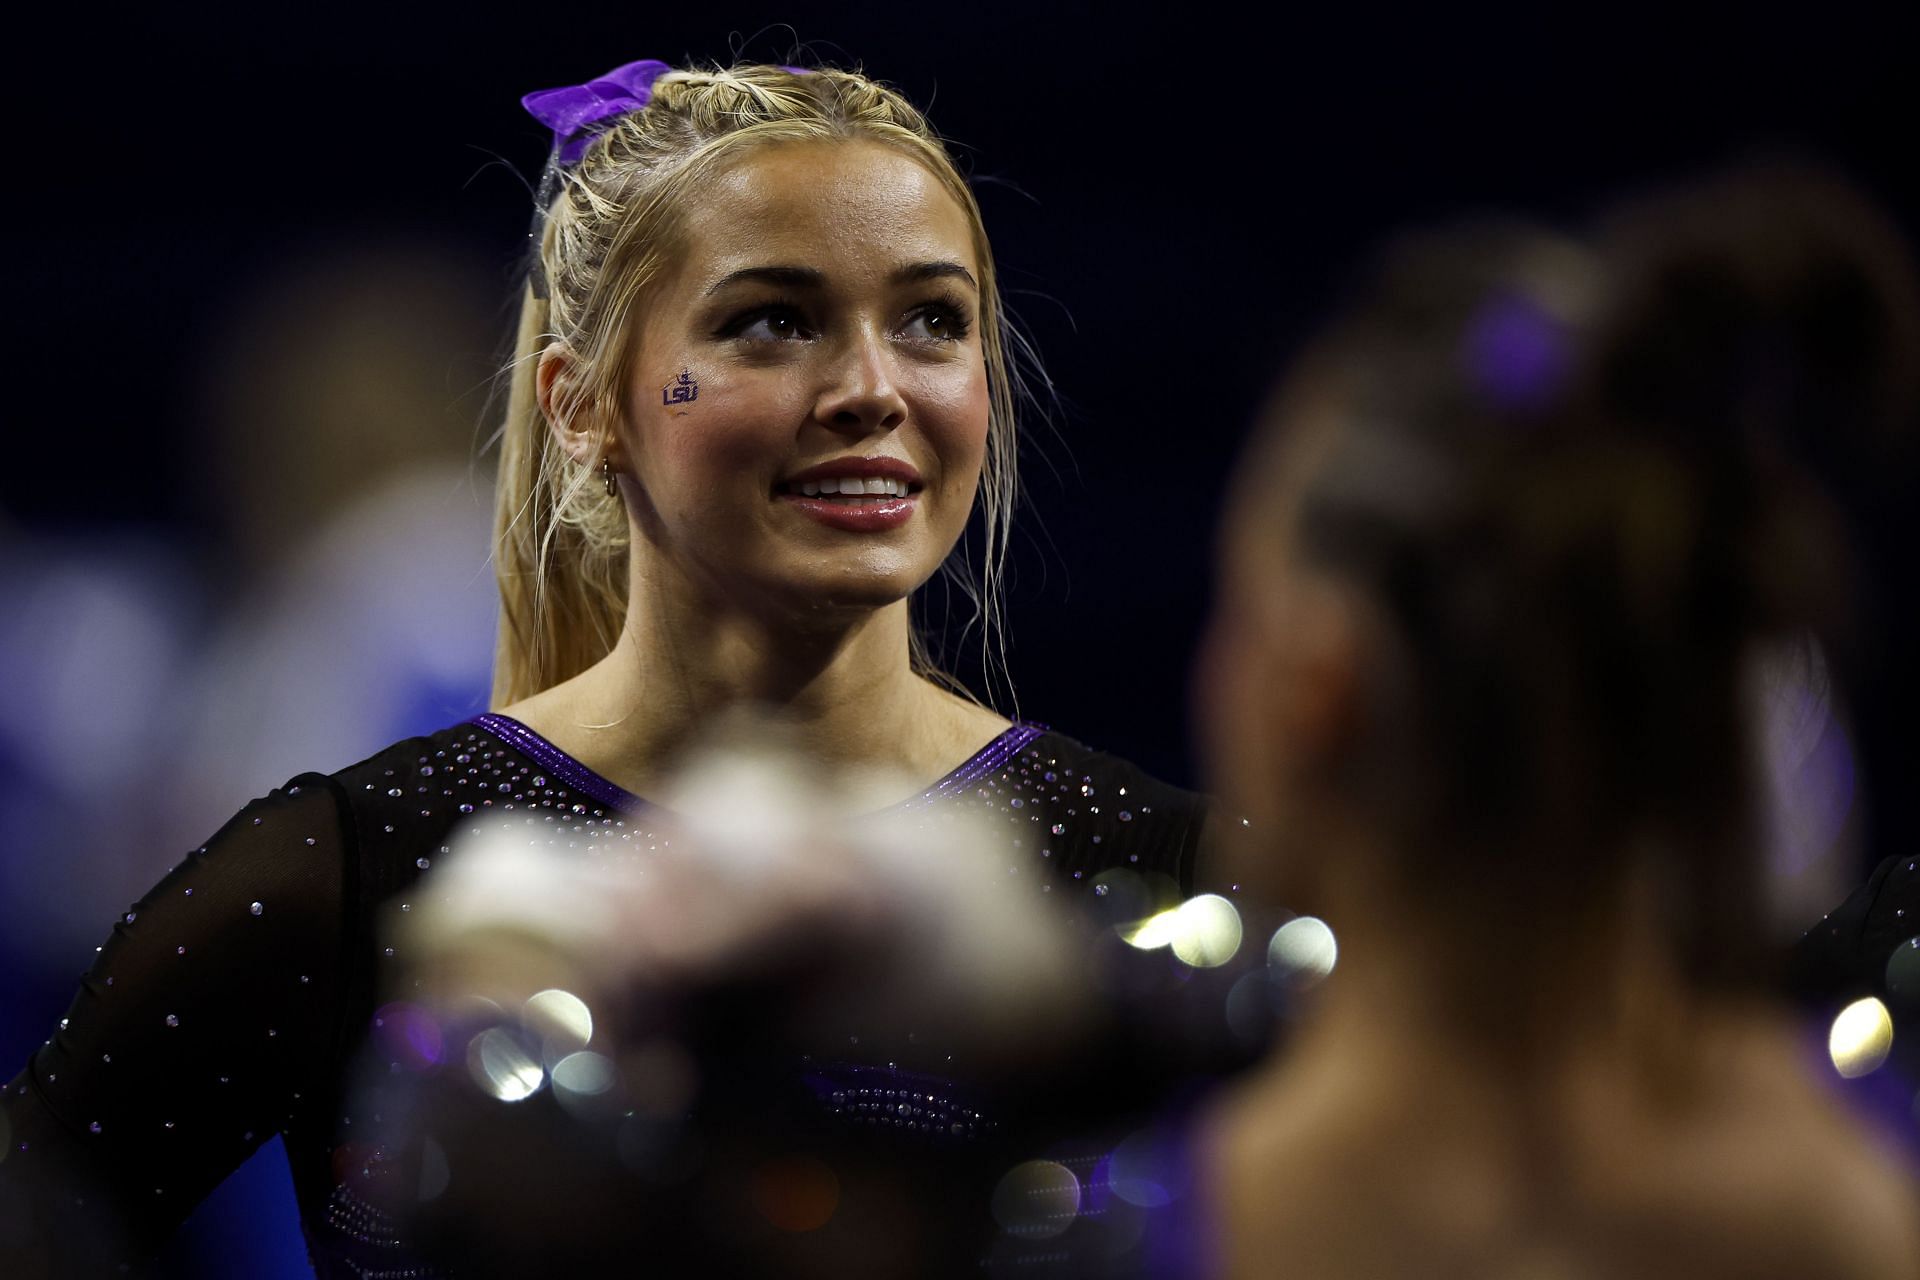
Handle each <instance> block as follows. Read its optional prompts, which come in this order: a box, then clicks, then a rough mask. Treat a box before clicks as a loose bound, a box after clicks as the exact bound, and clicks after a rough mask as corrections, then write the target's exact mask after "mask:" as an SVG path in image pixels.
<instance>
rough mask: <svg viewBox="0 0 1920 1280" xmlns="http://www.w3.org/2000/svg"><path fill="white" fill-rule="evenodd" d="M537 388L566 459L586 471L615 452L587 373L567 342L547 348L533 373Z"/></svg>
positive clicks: (545, 412)
mask: <svg viewBox="0 0 1920 1280" xmlns="http://www.w3.org/2000/svg"><path fill="white" fill-rule="evenodd" d="M534 388H535V391H536V393H537V394H538V396H539V397H540V411H541V412H542V413H544V414H545V415H546V418H547V425H548V426H549V427H550V428H552V430H553V438H554V440H555V441H557V442H558V443H559V445H560V447H561V448H562V449H563V450H565V451H566V454H567V456H568V457H569V458H572V459H573V460H574V461H575V462H577V463H579V464H580V465H581V466H583V467H596V466H598V465H599V464H600V459H601V458H602V457H603V456H605V455H607V454H609V453H610V452H611V451H612V443H613V436H612V433H611V432H609V431H608V430H607V429H606V425H605V424H604V423H603V422H601V421H600V415H599V414H597V413H595V412H593V409H594V405H593V398H592V396H591V395H589V394H588V391H587V386H586V369H585V366H584V365H583V364H582V363H581V361H580V357H579V356H577V355H575V354H574V351H573V348H571V347H569V346H568V345H567V344H566V343H564V342H553V343H549V344H548V345H547V349H546V350H545V351H542V352H541V353H540V363H539V365H538V366H537V367H536V369H535V371H534Z"/></svg>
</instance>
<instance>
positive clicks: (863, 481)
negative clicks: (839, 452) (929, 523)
mask: <svg viewBox="0 0 1920 1280" xmlns="http://www.w3.org/2000/svg"><path fill="white" fill-rule="evenodd" d="M783 488H785V489H786V490H787V492H790V493H798V494H800V495H801V496H803V497H808V498H812V497H823V498H839V499H842V500H845V501H851V502H859V501H863V500H865V499H869V498H882V499H884V498H904V497H906V496H907V495H908V494H909V493H911V492H913V489H914V486H912V485H910V484H908V483H907V482H906V481H905V480H894V479H889V478H884V477H880V476H866V477H864V478H863V477H860V476H824V477H822V478H821V479H819V480H804V481H801V482H800V483H799V484H795V485H790V486H783Z"/></svg>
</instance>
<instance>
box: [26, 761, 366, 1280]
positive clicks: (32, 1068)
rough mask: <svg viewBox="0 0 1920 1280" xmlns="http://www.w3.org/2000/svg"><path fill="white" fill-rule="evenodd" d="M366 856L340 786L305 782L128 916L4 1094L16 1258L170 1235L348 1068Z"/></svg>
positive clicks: (261, 803)
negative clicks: (345, 913) (347, 973)
mask: <svg viewBox="0 0 1920 1280" xmlns="http://www.w3.org/2000/svg"><path fill="white" fill-rule="evenodd" d="M351 853H352V850H351V839H350V834H349V832H348V831H347V830H346V827H345V824H344V823H343V821H342V808H341V801H340V799H339V793H338V791H337V790H336V788H335V787H334V785H333V784H332V783H330V782H328V781H327V780H326V779H324V778H320V777H318V776H314V775H307V776H303V777H302V778H298V779H295V780H294V782H292V783H290V784H288V786H287V787H286V788H283V789H281V790H279V791H275V792H274V793H273V794H271V795H269V796H267V797H265V798H264V799H261V800H256V801H254V802H253V803H252V804H250V805H248V806H247V807H246V808H245V809H243V810H242V811H241V812H240V813H239V814H238V815H237V816H235V817H234V819H233V820H232V821H231V822H229V823H228V824H227V825H226V826H225V827H223V828H222V829H221V830H220V832H219V833H218V834H217V835H215V836H214V837H213V839H211V840H209V841H208V842H207V844H206V845H205V846H204V847H203V848H201V849H199V850H197V851H195V852H194V853H193V854H191V855H190V856H188V857H187V858H186V860H185V861H183V862H182V863H181V864H180V865H179V866H177V867H175V868H174V869H173V871H171V872H169V873H168V875H167V876H166V877H165V878H164V879H162V880H161V881H160V883H159V884H157V885H155V886H154V888H153V889H152V891H151V892H149V893H148V894H147V895H146V896H145V897H144V898H142V899H141V900H140V901H139V902H137V903H135V904H134V905H133V906H132V907H131V908H129V909H128V910H127V911H126V912H125V913H124V914H123V916H122V917H121V919H120V920H118V921H117V922H116V923H115V924H114V926H113V930H112V934H111V936H110V937H109V938H108V939H107V940H106V942H105V944H104V945H103V946H102V947H101V948H100V950H99V954H98V956H97V957H96V958H95V961H94V964H93V966H92V967H91V968H90V969H89V970H88V972H87V974H86V976H85V977H84V978H83V979H82V981H81V986H80V991H79V993H78V994H77V995H76V996H75V998H74V1002H73V1005H72V1007H71V1008H70V1009H69V1010H68V1012H67V1016H66V1017H65V1018H63V1019H62V1020H61V1022H60V1025H59V1028H58V1030H57V1031H56V1033H55V1034H54V1036H53V1038H52V1039H51V1040H50V1041H49V1042H48V1043H47V1044H46V1045H45V1046H44V1047H43V1048H42V1049H41V1050H40V1051H39V1052H38V1053H36V1054H35V1055H34V1057H33V1060H32V1061H31V1062H30V1063H29V1064H28V1066H27V1068H26V1069H25V1070H24V1071H22V1072H21V1073H20V1075H19V1076H17V1077H16V1078H15V1079H14V1080H13V1081H12V1082H11V1083H10V1084H8V1085H7V1086H6V1090H5V1095H4V1099H0V1107H4V1110H0V1129H5V1130H9V1131H10V1139H9V1143H8V1146H7V1148H6V1158H5V1159H4V1160H0V1259H8V1258H15V1257H18V1256H23V1255H17V1254H15V1253H13V1252H10V1251H11V1250H16V1249H32V1248H35V1247H40V1245H37V1244H36V1242H43V1243H49V1244H50V1243H51V1242H55V1241H57V1242H58V1244H57V1246H54V1247H57V1248H58V1249H59V1250H60V1252H59V1253H58V1254H56V1255H54V1256H55V1257H57V1258H59V1259H60V1261H61V1263H62V1269H63V1270H73V1269H75V1268H74V1267H73V1266H72V1265H71V1264H72V1262H73V1257H72V1253H71V1252H70V1251H72V1250H75V1249H77V1248H79V1246H80V1244H81V1242H92V1243H93V1244H95V1245H98V1246H102V1247H101V1252H102V1253H103V1256H102V1258H100V1259H98V1260H97V1261H106V1260H108V1259H107V1258H106V1257H105V1256H104V1254H105V1252H106V1250H105V1249H104V1245H103V1242H104V1241H106V1240H108V1239H110V1238H115V1237H117V1238H119V1240H120V1242H122V1243H124V1245H125V1247H126V1248H128V1249H129V1250H131V1251H132V1252H134V1253H139V1252H144V1251H146V1250H148V1249H150V1248H152V1247H153V1246H154V1245H156V1244H157V1243H159V1242H160V1241H161V1240H162V1239H164V1238H165V1236H166V1235H167V1234H168V1233H169V1232H170V1231H171V1230H172V1229H173V1227H174V1226H175V1225H177V1224H178V1222H179V1221H180V1220H181V1219H182V1218H184V1217H185V1216H186V1214H187V1213H188V1211H190V1210H191V1209H192V1207H193V1206H194V1204H195V1203H197V1202H198V1201H199V1200H200V1199H201V1198H202V1197H203V1196H204V1195H205V1194H206V1193H207V1192H208V1191H210V1190H211V1189H212V1188H213V1187H214V1186H215V1185H217V1184H218V1183H219V1182H220V1180H221V1179H222V1178H224V1177H225V1176H226V1175H227V1173H228V1172H230V1171H231V1170H232V1169H233V1168H234V1167H235V1166H237V1165H238V1164H239V1163H240V1162H241V1161H242V1160H244V1159H245V1158H246V1157H247V1156H248V1155H250V1154H251V1153H252V1152H253V1150H254V1149H255V1148H256V1147H258V1146H259V1145H260V1144H261V1143H262V1142H264V1141H266V1139H268V1138H269V1137H271V1136H272V1135H273V1134H274V1133H275V1132H278V1131H279V1130H280V1129H282V1128H283V1127H285V1126H286V1125H287V1124H288V1123H289V1122H290V1121H291V1120H292V1119H293V1117H294V1115H295V1114H296V1112H297V1111H298V1108H299V1103H300V1101H301V1098H302V1095H303V1094H308V1091H309V1090H312V1089H314V1088H315V1086H316V1084H318V1083H320V1082H324V1081H328V1080H330V1079H331V1076H332V1074H333V1072H334V1070H335V1067H336V1063H337V1058H338V1054H339V1038H340V1032H341V1028H340V1026H339V1017H340V1008H341V988H342V980H343V974H342V962H343V959H344V955H343V949H342V947H343V932H342V928H341V921H342V908H343V905H344V894H345V884H346V875H347V869H348V866H349V863H350V858H351ZM308 1096H311V1095H310V1094H308ZM82 1202H84V1203H82ZM29 1224H30V1225H29ZM118 1247H119V1244H116V1245H115V1248H116V1249H117V1248H118ZM5 1269H6V1268H0V1270H5Z"/></svg>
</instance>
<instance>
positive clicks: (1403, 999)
mask: <svg viewBox="0 0 1920 1280" xmlns="http://www.w3.org/2000/svg"><path fill="white" fill-rule="evenodd" d="M1345 865H1346V866H1347V867H1349V868H1351V869H1352V870H1351V871H1350V873H1348V874H1343V875H1339V876H1337V877H1336V882H1335V883H1332V884H1329V885H1327V886H1325V888H1326V890H1327V902H1326V910H1327V918H1328V922H1329V923H1330V924H1331V925H1332V927H1333V928H1334V930H1335V933H1336V935H1337V936H1338V938H1339V941H1340V958H1339V964H1338V967H1337V968H1336V970H1335V972H1334V973H1333V974H1332V975H1331V976H1330V977H1329V979H1328V980H1327V983H1326V985H1325V987H1324V988H1323V989H1322V990H1321V992H1320V993H1319V997H1318V999H1317V1000H1316V1001H1315V1002H1314V1003H1315V1006H1316V1007H1315V1008H1314V1009H1313V1011H1312V1013H1311V1015H1310V1016H1309V1018H1308V1020H1307V1025H1306V1026H1305V1027H1304V1028H1303V1031H1302V1034H1301V1036H1300V1039H1299V1040H1298V1041H1297V1043H1296V1051H1297V1060H1298V1061H1299V1063H1300V1064H1301V1066H1302V1068H1303V1069H1306V1068H1308V1067H1312V1068H1313V1069H1314V1070H1316V1071H1317V1072H1318V1071H1324V1072H1326V1073H1327V1074H1328V1075H1329V1076H1330V1077H1332V1078H1342V1077H1344V1078H1350V1079H1353V1080H1354V1081H1356V1082H1358V1081H1362V1080H1364V1081H1366V1082H1367V1087H1368V1089H1369V1090H1372V1091H1374V1092H1376V1093H1377V1094H1378V1095H1382V1096H1384V1095H1392V1094H1396V1093H1404V1094H1405V1095H1407V1096H1408V1097H1414V1096H1419V1095H1420V1094H1421V1093H1423V1092H1431V1091H1432V1090H1434V1088H1435V1087H1436V1082H1437V1081H1441V1080H1450V1081H1453V1082H1455V1083H1456V1084H1458V1085H1459V1086H1460V1087H1461V1090H1462V1091H1463V1092H1466V1093H1473V1092H1477V1091H1483V1090H1487V1091H1491V1092H1489V1093H1488V1096H1489V1097H1491V1098H1499V1099H1503V1100H1508V1101H1510V1100H1511V1099H1513V1098H1514V1097H1516V1096H1520V1095H1531V1096H1535V1097H1542V1098H1544V1097H1552V1096H1556V1095H1558V1094H1559V1093H1560V1092H1561V1091H1563V1090H1564V1089H1566V1088H1569V1087H1585V1086H1584V1085H1582V1084H1580V1083H1579V1082H1581V1081H1589V1082H1590V1081H1592V1080H1594V1079H1597V1078H1605V1079H1609V1080H1612V1081H1615V1082H1617V1083H1618V1084H1620V1085H1621V1086H1622V1087H1626V1088H1630V1089H1638V1088H1640V1087H1641V1085H1643V1084H1645V1083H1647V1082H1654V1087H1660V1085H1659V1082H1661V1081H1665V1082H1668V1083H1672V1082H1675V1081H1679V1080H1683V1079H1685V1078H1686V1077H1687V1076H1688V1075H1689V1070H1688V1068H1689V1063H1690V1061H1691V1058H1690V1054H1691V1050H1692V1048H1693V1047H1695V1046H1696V1045H1697V1042H1698V1039H1699V1034H1698V1033H1699V1031H1700V1025H1701V1024H1700V1023H1699V1022H1698V1021H1697V1018H1698V1016H1699V1014H1700V1012H1701V1008H1700V1005H1701V1001H1702V996H1701V993H1699V992H1698V991H1696V990H1694V989H1693V987H1692V985H1691V984H1690V983H1689V982H1688V981H1687V980H1686V978H1685V977H1684V975H1683V974H1682V973H1681V971H1680V968H1679V966H1678V964H1677V963H1676V962H1675V960H1674V956H1673V953H1672V950H1671V948H1670V946H1669V945H1668V944H1667V942H1666V941H1665V939H1664V938H1663V937H1662V936H1661V934H1660V933H1659V931H1658V930H1657V928H1655V926H1654V917H1653V913H1652V911H1651V910H1650V909H1649V907H1648V902H1647V899H1646V897H1645V895H1641V894H1637V893H1635V892H1633V891H1632V890H1631V889H1629V890H1628V891H1625V892H1623V893H1622V894H1620V895H1619V900H1618V902H1617V904H1616V905H1615V906H1613V907H1610V908H1606V909H1599V910H1594V911H1592V912H1590V913H1589V914H1587V915H1586V916H1585V917H1584V918H1580V919H1574V918H1570V916H1569V914H1568V913H1566V912H1562V911H1559V910H1556V909H1554V908H1551V907H1549V906H1547V905H1546V904H1541V905H1539V906H1536V907H1528V906H1526V905H1513V904H1508V905H1506V906H1504V907H1503V908H1500V910H1506V911H1515V910H1517V911H1520V912H1527V911H1529V910H1532V911H1534V912H1536V913H1537V915H1538V916H1539V918H1540V919H1541V920H1542V921H1546V920H1548V919H1549V918H1550V919H1551V922H1552V927H1551V928H1522V929H1509V928H1506V927H1505V924H1504V922H1503V921H1502V920H1500V919H1499V918H1498V913H1497V911H1496V910H1495V909H1492V908H1490V909H1489V910H1488V911H1487V912H1485V913H1484V914H1483V915H1482V917H1481V918H1480V919H1478V920H1464V919H1444V918H1442V917H1443V916H1444V915H1446V914H1447V913H1448V912H1450V911H1451V912H1459V911H1460V908H1459V906H1458V905H1457V904H1456V905H1455V906H1453V907H1450V908H1449V907H1443V906H1442V905H1441V904H1440V903H1439V902H1438V901H1436V900H1435V896H1434V895H1431V894H1424V893H1417V892H1416V893H1409V892H1407V891H1406V890H1405V889H1404V888H1396V885H1397V883H1398V882H1397V881H1396V882H1394V883H1388V882H1387V880H1386V879H1385V878H1383V877H1374V878H1372V879H1366V878H1365V877H1364V874H1363V869H1364V868H1365V867H1367V866H1377V865H1382V864H1380V863H1378V862H1376V861H1374V860H1373V859H1370V858H1367V857H1366V856H1364V854H1360V853H1356V854H1355V856H1354V857H1353V858H1352V859H1351V860H1349V861H1347V862H1346V863H1345ZM1398 865H1402V866H1404V865H1407V864H1406V863H1400V864H1398ZM1502 1105H1504V1102H1503V1104H1502Z"/></svg>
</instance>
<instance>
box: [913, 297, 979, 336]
mask: <svg viewBox="0 0 1920 1280" xmlns="http://www.w3.org/2000/svg"><path fill="white" fill-rule="evenodd" d="M967 332H968V326H967V320H966V317H965V316H964V315H962V314H961V313H960V312H959V311H957V310H956V309H955V308H953V307H951V306H949V305H946V304H944V303H936V304H934V305H932V306H926V307H922V308H920V309H919V310H918V311H916V312H914V313H913V314H912V315H911V316H909V317H908V318H907V326H906V329H905V334H906V336H907V337H910V338H918V339H920V340H921V341H923V342H958V341H959V340H960V339H962V338H964V337H966V336H967Z"/></svg>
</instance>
